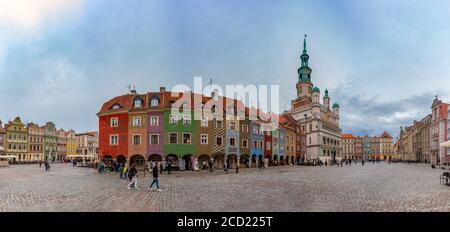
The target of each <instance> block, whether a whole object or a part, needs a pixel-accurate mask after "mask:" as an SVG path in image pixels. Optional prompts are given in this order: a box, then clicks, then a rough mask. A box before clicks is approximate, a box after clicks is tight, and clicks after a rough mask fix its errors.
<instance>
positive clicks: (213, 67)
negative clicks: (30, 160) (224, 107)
mask: <svg viewBox="0 0 450 232" xmlns="http://www.w3.org/2000/svg"><path fill="white" fill-rule="evenodd" d="M449 22H450V1H444V0H442V1H438V0H435V1H427V3H426V4H424V3H423V1H416V0H407V1H406V0H396V1H388V0H366V1H360V0H353V1H352V0H342V1H340V0H328V1H325V0H322V1H306V0H305V1H300V0H298V1H293V0H285V1H282V0H277V1H266V0H245V1H241V0H240V1H237V0H211V1H207V0H180V1H173V0H164V1H163V0H158V1H133V0H130V1H118V0H108V1H106V0H96V1H84V0H40V1H32V2H30V1H25V0H17V1H14V3H13V2H11V1H6V0H0V119H1V120H3V121H7V120H8V119H12V118H14V117H15V116H16V115H20V116H21V117H22V118H23V119H24V120H26V121H35V122H37V123H40V124H42V123H44V122H46V121H47V120H51V121H54V122H55V123H56V125H57V126H58V127H63V128H66V129H67V128H73V129H76V130H77V131H87V130H96V129H97V117H96V115H95V114H96V113H97V112H98V110H99V109H100V107H101V104H102V103H103V102H105V101H106V100H108V99H110V98H111V97H114V96H117V95H120V94H124V93H126V92H127V88H126V86H127V85H128V84H131V85H134V86H136V89H137V90H138V91H139V92H145V91H157V90H159V86H166V87H167V88H169V89H170V88H171V87H172V86H174V85H176V84H187V85H190V86H192V84H193V83H192V81H193V76H202V77H204V79H205V80H209V78H213V80H214V83H215V84H219V85H226V84H244V85H248V84H277V85H280V89H281V90H282V91H281V101H282V102H281V105H282V106H284V105H289V103H290V99H293V98H294V97H295V93H296V90H295V83H296V82H297V73H296V71H297V68H298V66H299V54H300V52H301V49H302V40H303V35H304V34H308V52H309V55H310V57H311V58H310V62H309V64H310V66H311V68H312V69H313V73H312V74H313V75H312V81H313V82H314V83H315V84H316V85H318V86H319V87H320V88H321V90H322V91H323V90H324V89H325V88H328V89H329V90H330V96H331V98H332V101H336V102H338V103H339V104H340V105H341V127H342V128H343V130H344V132H349V133H355V134H358V135H362V134H369V135H376V134H381V133H382V131H383V130H387V131H388V132H390V133H392V134H393V135H394V136H395V135H396V134H397V133H398V128H399V127H400V126H401V125H407V124H410V123H412V120H414V119H420V118H422V117H424V116H425V115H426V114H428V113H429V112H430V106H431V102H432V100H433V98H434V96H435V95H436V94H439V96H440V97H441V98H443V99H444V100H445V101H447V99H448V97H449V94H448V90H449V89H450V81H448V79H449V75H448V74H449V73H450V54H449V53H450V42H449V41H450V24H449ZM205 84H206V83H205Z"/></svg>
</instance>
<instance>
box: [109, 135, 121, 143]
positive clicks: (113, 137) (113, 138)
mask: <svg viewBox="0 0 450 232" xmlns="http://www.w3.org/2000/svg"><path fill="white" fill-rule="evenodd" d="M109 144H110V145H117V144H119V136H117V135H111V136H110V137H109Z"/></svg>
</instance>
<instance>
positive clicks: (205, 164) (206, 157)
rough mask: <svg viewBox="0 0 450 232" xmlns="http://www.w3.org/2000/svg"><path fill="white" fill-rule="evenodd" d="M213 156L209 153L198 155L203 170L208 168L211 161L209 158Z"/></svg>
mask: <svg viewBox="0 0 450 232" xmlns="http://www.w3.org/2000/svg"><path fill="white" fill-rule="evenodd" d="M210 158H211V157H209V155H205V154H203V155H200V156H199V157H198V165H199V166H200V168H201V169H203V170H207V169H208V163H209V159H210Z"/></svg>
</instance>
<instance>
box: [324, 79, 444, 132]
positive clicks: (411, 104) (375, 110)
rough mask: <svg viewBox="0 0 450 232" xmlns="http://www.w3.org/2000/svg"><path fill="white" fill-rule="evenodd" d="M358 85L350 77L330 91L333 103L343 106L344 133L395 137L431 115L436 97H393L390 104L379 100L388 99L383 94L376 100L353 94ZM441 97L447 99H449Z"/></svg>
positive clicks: (428, 94) (342, 123)
mask: <svg viewBox="0 0 450 232" xmlns="http://www.w3.org/2000/svg"><path fill="white" fill-rule="evenodd" d="M357 81H358V79H357V78H355V77H349V78H347V80H346V81H345V82H344V83H341V84H340V85H339V86H338V87H337V88H335V89H332V90H331V91H330V93H331V98H332V100H337V101H339V103H340V106H341V112H340V116H341V128H342V129H343V132H344V133H354V134H355V135H365V134H367V135H370V136H374V135H377V136H379V135H381V133H383V131H387V132H389V133H390V134H391V135H392V136H393V137H396V136H397V135H398V132H399V128H400V126H405V125H411V124H412V123H413V121H414V120H421V119H422V118H424V117H425V116H427V115H428V114H430V113H431V104H432V101H433V100H434V97H435V93H431V92H422V93H416V94H412V95H409V96H407V97H405V98H399V97H395V96H391V98H390V100H380V99H386V98H387V97H386V96H383V95H382V94H380V95H377V96H373V97H368V96H365V95H364V94H354V93H353V90H354V85H355V82H357ZM440 96H441V95H440ZM441 97H444V99H445V97H446V95H442V96H441Z"/></svg>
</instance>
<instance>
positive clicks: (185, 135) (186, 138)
mask: <svg viewBox="0 0 450 232" xmlns="http://www.w3.org/2000/svg"><path fill="white" fill-rule="evenodd" d="M183 144H191V134H190V133H183Z"/></svg>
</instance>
